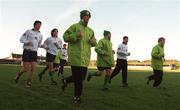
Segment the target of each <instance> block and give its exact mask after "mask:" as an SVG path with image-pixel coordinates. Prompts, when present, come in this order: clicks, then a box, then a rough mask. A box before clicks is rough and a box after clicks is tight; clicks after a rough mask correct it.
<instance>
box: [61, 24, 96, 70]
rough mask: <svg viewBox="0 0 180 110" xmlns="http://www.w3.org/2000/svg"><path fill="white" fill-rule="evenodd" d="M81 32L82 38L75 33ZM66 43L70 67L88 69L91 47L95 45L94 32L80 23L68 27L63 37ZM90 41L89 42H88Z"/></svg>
mask: <svg viewBox="0 0 180 110" xmlns="http://www.w3.org/2000/svg"><path fill="white" fill-rule="evenodd" d="M79 31H81V32H82V33H83V35H82V37H81V38H79V37H78V36H77V33H78V32H79ZM63 38H64V41H65V42H67V43H68V49H67V50H68V62H69V64H70V65H71V66H79V67H88V66H89V63H90V56H91V47H93V46H95V45H96V39H95V37H94V31H93V30H92V29H91V28H90V27H88V26H87V25H85V24H84V23H83V22H82V21H80V22H79V23H76V24H73V25H72V26H70V27H69V28H68V29H67V30H66V31H65V33H64V35H63ZM90 39H91V42H89V40H90Z"/></svg>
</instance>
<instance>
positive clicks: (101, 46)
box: [87, 30, 114, 90]
mask: <svg viewBox="0 0 180 110" xmlns="http://www.w3.org/2000/svg"><path fill="white" fill-rule="evenodd" d="M95 51H96V53H97V68H98V71H97V72H94V73H89V75H88V78H87V80H88V81H90V79H91V78H92V76H101V75H102V74H103V73H105V78H104V86H103V90H107V89H108V87H107V84H108V82H109V78H110V76H111V73H112V69H111V68H112V67H113V66H114V51H113V49H112V43H111V33H110V32H109V31H106V30H105V31H104V38H103V39H101V40H100V41H99V42H98V44H97V45H96V47H95Z"/></svg>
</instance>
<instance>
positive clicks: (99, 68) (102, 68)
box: [97, 67, 111, 71]
mask: <svg viewBox="0 0 180 110" xmlns="http://www.w3.org/2000/svg"><path fill="white" fill-rule="evenodd" d="M97 68H98V70H99V71H103V70H107V69H111V67H97Z"/></svg>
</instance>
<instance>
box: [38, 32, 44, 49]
mask: <svg viewBox="0 0 180 110" xmlns="http://www.w3.org/2000/svg"><path fill="white" fill-rule="evenodd" d="M39 37H40V38H39V41H38V47H40V46H41V44H42V39H43V36H42V35H40V36H39Z"/></svg>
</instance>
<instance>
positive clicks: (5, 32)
mask: <svg viewBox="0 0 180 110" xmlns="http://www.w3.org/2000/svg"><path fill="white" fill-rule="evenodd" d="M84 9H87V10H89V11H90V12H91V14H92V17H91V19H90V22H89V26H90V27H91V28H92V29H93V30H94V32H95V37H96V38H97V39H98V40H99V39H101V38H103V31H104V30H109V31H111V33H112V43H113V49H114V50H116V49H117V46H118V44H119V43H121V42H122V37H123V36H124V35H127V36H129V44H128V46H129V51H130V53H131V56H130V57H129V59H138V60H145V59H150V58H151V56H150V53H151V49H152V47H153V46H154V45H156V44H157V39H158V38H159V37H165V38H166V44H165V54H166V59H178V60H180V1H179V0H0V39H1V40H0V50H1V51H0V58H4V57H7V56H9V55H10V54H11V52H13V53H18V54H21V53H22V50H23V49H22V44H21V43H20V42H19V38H20V37H21V35H22V34H23V33H24V32H25V31H26V30H27V29H31V28H32V27H33V22H34V21H35V20H40V21H42V27H41V33H42V34H43V41H44V40H45V39H46V38H47V37H49V36H50V31H51V29H53V28H58V29H59V37H60V38H61V39H62V35H63V33H64V31H65V30H66V29H67V28H68V27H69V26H70V25H72V24H74V23H77V22H79V20H80V17H79V12H80V11H81V10H84ZM38 54H39V55H45V50H43V49H39V52H38ZM115 58H116V56H115ZM92 59H96V53H95V52H94V49H92Z"/></svg>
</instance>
